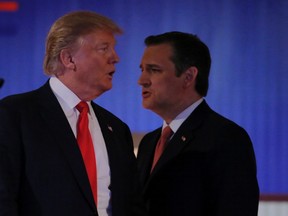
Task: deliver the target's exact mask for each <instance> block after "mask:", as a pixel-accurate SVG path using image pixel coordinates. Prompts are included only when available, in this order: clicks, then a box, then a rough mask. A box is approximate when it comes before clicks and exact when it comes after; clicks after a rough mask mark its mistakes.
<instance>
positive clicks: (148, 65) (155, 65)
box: [139, 64, 161, 68]
mask: <svg viewBox="0 0 288 216" xmlns="http://www.w3.org/2000/svg"><path fill="white" fill-rule="evenodd" d="M145 66H147V67H148V68H153V67H157V68H160V67H161V66H160V65H157V64H145ZM139 68H143V65H142V64H140V65H139Z"/></svg>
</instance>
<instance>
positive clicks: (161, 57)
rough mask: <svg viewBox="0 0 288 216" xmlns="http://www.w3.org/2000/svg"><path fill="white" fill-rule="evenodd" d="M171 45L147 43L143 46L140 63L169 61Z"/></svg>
mask: <svg viewBox="0 0 288 216" xmlns="http://www.w3.org/2000/svg"><path fill="white" fill-rule="evenodd" d="M171 57H172V47H171V45H169V44H159V45H149V46H147V47H146V48H145V50H144V53H143V57H142V64H146V63H149V64H152V63H155V64H157V63H158V64H160V63H166V62H171Z"/></svg>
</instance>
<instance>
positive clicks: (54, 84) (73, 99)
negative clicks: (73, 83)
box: [49, 77, 81, 112]
mask: <svg viewBox="0 0 288 216" xmlns="http://www.w3.org/2000/svg"><path fill="white" fill-rule="evenodd" d="M49 84H50V86H51V89H52V91H53V92H54V94H55V95H56V97H57V99H58V100H59V103H60V105H61V106H62V108H63V110H64V112H65V111H66V112H69V111H73V110H74V108H75V107H76V105H77V104H78V103H79V102H80V101H81V100H80V99H79V98H78V97H77V95H75V94H74V93H73V92H72V91H71V90H70V89H69V88H68V87H67V86H65V85H64V84H63V83H62V82H61V81H60V80H59V79H58V78H56V77H51V78H50V80H49Z"/></svg>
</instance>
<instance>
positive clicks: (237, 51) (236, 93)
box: [0, 0, 288, 194]
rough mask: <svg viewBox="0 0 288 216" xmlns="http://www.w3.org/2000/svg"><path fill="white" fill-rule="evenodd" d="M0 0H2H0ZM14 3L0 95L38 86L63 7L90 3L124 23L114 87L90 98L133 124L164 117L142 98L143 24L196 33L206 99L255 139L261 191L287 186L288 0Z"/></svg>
mask: <svg viewBox="0 0 288 216" xmlns="http://www.w3.org/2000/svg"><path fill="white" fill-rule="evenodd" d="M0 2H1V1H0ZM17 2H18V3H19V5H20V7H19V10H18V11H16V12H3V11H0V77H2V78H4V79H5V84H4V86H3V87H2V89H0V98H3V97H4V96H7V95H10V94H15V93H20V92H25V91H29V90H32V89H35V88H38V87H40V86H41V85H42V84H43V83H44V82H45V81H46V80H47V79H48V77H46V76H45V75H44V73H43V69H42V62H43V56H44V42H45V37H46V34H47V32H48V30H49V28H50V26H51V24H52V23H53V22H54V21H55V19H57V18H58V17H59V16H62V15H63V14H64V13H66V12H69V11H72V10H78V9H88V10H93V11H96V12H98V13H101V14H103V15H106V16H109V17H110V18H112V19H113V20H114V21H116V22H117V23H118V24H119V25H120V26H121V27H122V28H123V29H124V32H125V33H124V35H122V36H120V37H119V38H118V45H117V51H118V54H119V55H120V58H121V62H120V63H119V64H118V65H117V72H116V74H115V77H114V80H113V84H114V86H113V89H112V90H111V91H109V92H106V93H105V94H103V95H102V96H101V97H100V98H97V99H96V100H95V102H97V103H99V104H100V105H102V106H104V107H105V108H107V109H108V110H110V111H112V112H113V113H115V114H116V115H117V116H119V117H120V118H121V119H122V120H124V121H125V122H126V123H127V124H128V125H129V126H130V128H131V130H132V132H141V133H146V132H148V131H150V130H152V129H154V128H156V127H158V126H160V124H161V123H162V121H161V119H160V118H159V117H158V116H156V115H155V114H153V113H152V112H150V111H148V110H144V109H143V108H142V106H141V96H140V94H141V93H140V91H141V89H140V87H139V86H138V85H137V79H138V77H139V75H140V70H139V62H140V58H141V55H142V52H143V49H144V44H143V40H144V38H145V37H146V36H148V35H150V34H159V33H163V32H165V31H172V30H173V31H174V30H178V31H185V32H190V33H194V34H197V35H198V36H199V37H200V38H201V39H202V40H203V41H204V42H205V43H206V44H207V45H208V46H209V47H210V51H211V55H212V68H211V76H210V88H209V92H208V96H207V98H206V99H207V101H208V103H209V104H210V106H211V107H212V108H213V109H215V110H216V111H217V112H219V113H221V114H222V115H224V116H226V117H228V118H230V119H232V120H233V121H235V122H236V123H238V124H239V125H241V126H243V127H244V128H245V129H246V130H247V131H248V133H249V134H250V136H251V139H252V141H253V143H254V148H255V152H256V158H257V163H258V179H259V184H260V189H261V193H266V194H267V193H281V194H285V193H286V194H288V168H287V166H288V145H287V144H288V124H287V121H288V96H287V95H288V94H287V92H288V73H287V72H288V61H287V58H288V42H287V40H288V12H287V11H288V1H287V0H254V1H252V0H205V1H204V0H186V1H185V0H153V1H151V0H145V1H138V0H69V1H68V0H57V1H55V0H49V1H48V0H45V1H44V0H29V1H28V0H26V1H24V0H19V1H17Z"/></svg>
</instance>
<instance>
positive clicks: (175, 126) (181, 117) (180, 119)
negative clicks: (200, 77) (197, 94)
mask: <svg viewBox="0 0 288 216" xmlns="http://www.w3.org/2000/svg"><path fill="white" fill-rule="evenodd" d="M202 101H203V98H200V99H199V100H197V101H196V102H195V103H193V104H192V105H190V106H189V107H187V108H186V109H185V110H184V111H183V112H181V113H180V114H179V115H178V116H176V118H175V119H173V120H172V121H171V122H170V124H169V126H170V128H171V129H172V131H173V132H174V134H175V133H176V132H177V130H178V129H179V127H180V126H181V125H182V123H183V122H184V121H185V120H186V119H187V118H188V116H189V115H190V114H191V113H192V112H193V111H194V110H195V109H196V107H197V106H199V104H200V103H201V102H202ZM167 125H168V124H167V123H166V122H165V121H164V122H163V126H162V130H163V129H164V128H165V127H166V126H167ZM171 138H172V137H171Z"/></svg>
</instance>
